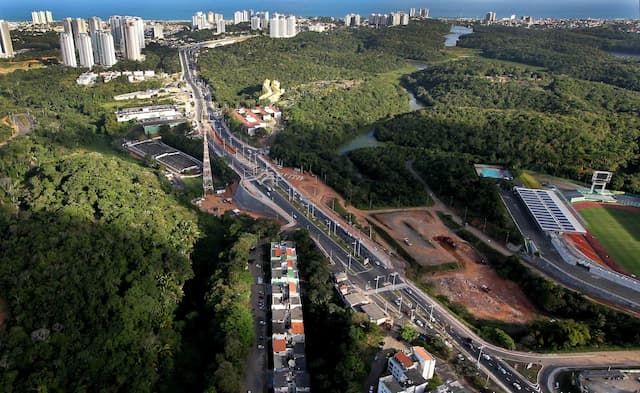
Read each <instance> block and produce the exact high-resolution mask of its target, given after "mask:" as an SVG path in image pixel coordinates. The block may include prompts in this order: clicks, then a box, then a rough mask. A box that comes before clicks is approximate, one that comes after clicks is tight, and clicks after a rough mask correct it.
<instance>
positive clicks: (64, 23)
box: [62, 18, 73, 34]
mask: <svg viewBox="0 0 640 393" xmlns="http://www.w3.org/2000/svg"><path fill="white" fill-rule="evenodd" d="M71 21H72V19H71V18H64V19H63V20H62V28H64V32H65V33H68V34H73V27H71Z"/></svg>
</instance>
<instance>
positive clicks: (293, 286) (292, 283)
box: [289, 282, 296, 293]
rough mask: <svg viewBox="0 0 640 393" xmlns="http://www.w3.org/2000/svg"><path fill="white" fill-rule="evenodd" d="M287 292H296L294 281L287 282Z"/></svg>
mask: <svg viewBox="0 0 640 393" xmlns="http://www.w3.org/2000/svg"><path fill="white" fill-rule="evenodd" d="M289 293H296V283H295V282H290V283H289Z"/></svg>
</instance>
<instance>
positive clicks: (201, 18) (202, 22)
mask: <svg viewBox="0 0 640 393" xmlns="http://www.w3.org/2000/svg"><path fill="white" fill-rule="evenodd" d="M191 27H192V28H194V29H198V30H203V29H208V28H209V20H208V19H207V15H206V14H205V13H204V12H202V11H198V12H196V13H195V14H194V15H193V16H192V17H191Z"/></svg>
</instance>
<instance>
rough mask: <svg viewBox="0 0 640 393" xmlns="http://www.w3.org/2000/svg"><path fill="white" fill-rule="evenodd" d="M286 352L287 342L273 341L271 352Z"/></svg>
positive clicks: (283, 340)
mask: <svg viewBox="0 0 640 393" xmlns="http://www.w3.org/2000/svg"><path fill="white" fill-rule="evenodd" d="M286 350H287V340H285V339H281V340H273V352H284V351H286Z"/></svg>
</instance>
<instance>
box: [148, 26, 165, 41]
mask: <svg viewBox="0 0 640 393" xmlns="http://www.w3.org/2000/svg"><path fill="white" fill-rule="evenodd" d="M151 30H152V32H153V38H155V39H162V38H164V26H163V25H162V24H161V23H154V25H153V27H152V28H151Z"/></svg>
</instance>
